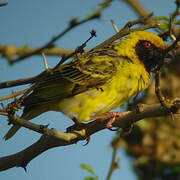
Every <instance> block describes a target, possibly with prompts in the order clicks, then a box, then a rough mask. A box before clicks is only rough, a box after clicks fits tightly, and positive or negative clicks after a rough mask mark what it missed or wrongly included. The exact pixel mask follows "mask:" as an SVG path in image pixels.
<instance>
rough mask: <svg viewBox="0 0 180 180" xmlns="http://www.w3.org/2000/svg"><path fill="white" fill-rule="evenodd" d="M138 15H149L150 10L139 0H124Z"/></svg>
mask: <svg viewBox="0 0 180 180" xmlns="http://www.w3.org/2000/svg"><path fill="white" fill-rule="evenodd" d="M124 1H125V2H126V3H127V4H128V5H129V6H130V7H131V8H132V9H133V10H134V11H135V12H136V13H137V14H138V15H139V17H143V16H147V15H148V14H149V12H148V10H147V9H145V8H144V6H143V5H142V4H141V3H140V2H139V1H138V0H124Z"/></svg>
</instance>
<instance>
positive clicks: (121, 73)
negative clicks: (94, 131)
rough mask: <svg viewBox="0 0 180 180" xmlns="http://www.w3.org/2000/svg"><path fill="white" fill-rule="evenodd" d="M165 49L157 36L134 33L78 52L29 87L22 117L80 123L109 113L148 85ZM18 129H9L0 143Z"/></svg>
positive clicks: (162, 58)
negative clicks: (47, 115)
mask: <svg viewBox="0 0 180 180" xmlns="http://www.w3.org/2000/svg"><path fill="white" fill-rule="evenodd" d="M164 50H165V45H164V42H163V40H162V39H161V38H160V37H159V36H157V35H155V34H154V33H151V32H146V31H134V32H131V33H130V34H129V35H127V36H126V37H125V38H122V39H121V40H120V41H118V42H112V43H111V44H110V45H108V46H105V47H103V48H102V49H98V50H92V51H89V52H88V53H82V54H80V53H79V54H77V55H75V57H74V59H73V60H71V61H70V62H67V63H65V64H63V65H61V66H59V67H58V68H56V69H53V72H52V73H49V74H48V75H45V76H44V77H42V78H40V79H39V80H38V81H37V82H36V83H35V84H33V85H32V86H33V88H32V89H33V91H32V92H31V94H29V95H28V96H27V97H26V98H25V99H24V100H23V102H22V103H21V105H22V106H24V110H23V114H22V116H21V117H22V118H23V119H25V120H31V119H33V118H35V117H36V116H38V115H40V114H42V113H44V112H47V111H60V112H62V113H63V114H65V115H67V116H68V117H69V118H71V119H76V123H81V122H84V121H89V120H90V119H91V118H90V117H91V116H93V115H99V114H102V113H106V112H109V111H110V110H112V109H114V108H116V107H118V106H120V105H121V104H123V103H124V102H125V101H127V100H128V99H129V98H131V97H132V96H135V95H137V94H138V93H139V92H140V91H142V90H145V89H146V88H147V87H148V86H149V84H150V78H151V71H152V70H154V69H155V68H156V67H158V66H159V65H160V64H162V62H163V60H164ZM19 128H20V126H18V125H13V127H12V128H11V129H10V130H9V131H8V133H7V134H6V135H5V136H4V138H5V140H7V139H9V138H10V137H12V136H13V135H14V134H15V133H16V131H17V130H18V129H19Z"/></svg>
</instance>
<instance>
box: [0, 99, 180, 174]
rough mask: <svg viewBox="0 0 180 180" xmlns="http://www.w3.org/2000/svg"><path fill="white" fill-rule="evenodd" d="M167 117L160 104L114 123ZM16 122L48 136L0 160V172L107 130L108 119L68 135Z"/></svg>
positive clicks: (100, 120) (25, 163)
mask: <svg viewBox="0 0 180 180" xmlns="http://www.w3.org/2000/svg"><path fill="white" fill-rule="evenodd" d="M179 102H180V101H179ZM178 107H180V106H178ZM0 114H1V111H0ZM166 115H168V113H167V111H166V110H165V109H164V108H163V107H162V106H161V105H160V104H154V105H142V106H141V109H140V111H138V112H137V111H132V112H131V113H129V114H127V115H124V116H121V117H118V118H117V119H116V121H115V122H114V123H113V126H114V127H121V128H125V127H128V126H129V125H131V124H132V123H134V122H136V121H139V120H141V119H144V118H148V117H160V116H166ZM14 121H16V123H19V124H20V125H23V126H24V127H28V128H29V129H30V128H31V129H32V130H34V131H36V132H40V133H43V134H46V135H43V136H41V138H40V139H39V140H38V141H37V142H35V143H34V144H33V145H31V146H30V147H28V148H26V149H24V150H22V151H21V152H18V153H16V154H13V155H10V156H5V157H2V158H0V171H3V170H6V169H9V168H12V167H16V166H17V167H23V168H25V167H26V165H27V164H28V163H29V162H30V161H31V160H32V159H33V158H35V157H37V156H38V155H40V154H41V153H43V152H44V151H46V150H48V149H50V148H54V147H58V146H67V145H70V144H73V143H76V142H78V141H80V140H85V139H86V138H87V137H88V136H90V135H92V134H94V133H96V132H98V131H100V130H102V129H105V128H106V123H107V121H108V119H98V120H97V121H96V120H95V121H93V122H89V123H87V124H85V125H82V126H79V127H78V128H77V129H76V130H73V131H71V132H68V133H63V132H59V131H57V130H56V129H48V128H47V127H46V126H41V125H34V123H30V122H28V121H25V120H22V119H20V118H17V119H14Z"/></svg>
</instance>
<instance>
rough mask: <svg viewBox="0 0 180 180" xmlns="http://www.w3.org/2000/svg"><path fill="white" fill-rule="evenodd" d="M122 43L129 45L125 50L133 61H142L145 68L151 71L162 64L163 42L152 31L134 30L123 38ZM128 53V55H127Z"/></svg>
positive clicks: (163, 55)
mask: <svg viewBox="0 0 180 180" xmlns="http://www.w3.org/2000/svg"><path fill="white" fill-rule="evenodd" d="M123 41H124V43H123V44H124V45H125V44H126V45H125V46H126V47H127V46H131V48H129V49H131V51H129V52H126V54H127V55H128V57H129V58H131V59H132V58H133V59H132V60H133V61H134V62H135V63H139V60H140V63H143V64H144V66H145V68H146V70H147V71H148V72H151V71H152V70H154V69H156V68H158V67H159V66H161V65H162V64H163V61H164V57H165V44H164V42H163V40H162V39H161V38H160V37H159V36H157V35H156V34H154V33H152V32H147V31H134V32H131V33H130V34H129V35H128V36H126V39H124V40H123ZM129 55H130V56H129Z"/></svg>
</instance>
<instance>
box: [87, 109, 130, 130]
mask: <svg viewBox="0 0 180 180" xmlns="http://www.w3.org/2000/svg"><path fill="white" fill-rule="evenodd" d="M129 112H130V111H125V112H108V113H103V114H99V115H95V116H91V117H90V119H91V120H93V119H101V118H109V120H108V122H107V123H106V127H107V129H109V130H111V131H117V130H118V129H119V128H115V129H113V128H112V127H113V126H112V124H113V123H114V122H115V121H116V118H117V117H120V116H124V115H126V114H128V113H129Z"/></svg>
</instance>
